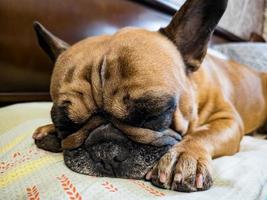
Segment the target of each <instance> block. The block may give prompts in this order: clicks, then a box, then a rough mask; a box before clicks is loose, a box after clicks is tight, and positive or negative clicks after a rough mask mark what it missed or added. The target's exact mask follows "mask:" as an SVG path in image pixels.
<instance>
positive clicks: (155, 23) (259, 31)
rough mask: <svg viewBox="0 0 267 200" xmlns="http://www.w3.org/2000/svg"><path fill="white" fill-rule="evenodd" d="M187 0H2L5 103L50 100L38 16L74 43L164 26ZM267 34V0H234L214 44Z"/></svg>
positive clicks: (0, 98) (0, 97)
mask: <svg viewBox="0 0 267 200" xmlns="http://www.w3.org/2000/svg"><path fill="white" fill-rule="evenodd" d="M183 3H184V0H79V1H74V0H64V1H62V0H45V1H44V0H39V1H37V0H1V1H0V27H1V31H0V105H7V104H11V103H16V102H26V101H47V100H50V96H49V83H50V76H51V73H52V69H53V64H52V62H51V61H50V60H49V58H48V57H47V56H46V55H45V53H44V52H43V51H42V50H41V49H40V48H39V46H38V43H37V40H36V37H35V34H34V31H33V28H32V23H33V21H35V20H37V21H39V22H41V23H42V24H43V25H44V26H45V27H46V28H47V29H48V30H50V31H51V32H52V33H54V34H55V35H57V36H58V37H60V38H61V39H63V40H65V41H66V42H68V43H70V44H74V43H75V42H77V41H79V40H81V39H84V38H86V37H88V36H93V35H99V34H112V33H114V32H116V31H117V30H118V29H120V28H122V27H124V26H138V27H144V28H147V29H150V30H158V29H159V28H160V27H163V26H165V25H167V23H168V22H169V21H170V19H171V16H172V15H173V14H174V13H175V11H176V10H177V9H179V7H180V6H181V5H182V4H183ZM265 39H267V0H253V1H252V0H232V1H231V0H230V1H229V6H228V9H227V12H226V14H225V15H224V17H223V19H222V21H221V23H220V24H219V27H218V28H217V29H216V31H215V35H214V37H213V38H212V42H211V45H218V44H227V43H240V42H242V43H246V42H261V43H264V42H265Z"/></svg>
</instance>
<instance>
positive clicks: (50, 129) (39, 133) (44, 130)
mask: <svg viewBox="0 0 267 200" xmlns="http://www.w3.org/2000/svg"><path fill="white" fill-rule="evenodd" d="M55 133H56V128H55V126H54V124H47V125H44V126H40V127H39V128H37V129H36V130H35V131H34V133H33V135H32V138H33V139H35V140H41V139H43V138H44V137H45V136H47V135H49V134H55Z"/></svg>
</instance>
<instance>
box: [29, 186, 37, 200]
mask: <svg viewBox="0 0 267 200" xmlns="http://www.w3.org/2000/svg"><path fill="white" fill-rule="evenodd" d="M26 192H27V195H28V199H29V200H40V197H39V191H38V188H37V187H36V185H34V186H33V187H29V188H26Z"/></svg>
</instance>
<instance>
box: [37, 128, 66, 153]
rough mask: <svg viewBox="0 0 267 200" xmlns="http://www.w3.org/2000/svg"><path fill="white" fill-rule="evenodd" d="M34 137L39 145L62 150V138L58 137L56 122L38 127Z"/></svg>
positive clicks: (54, 150)
mask: <svg viewBox="0 0 267 200" xmlns="http://www.w3.org/2000/svg"><path fill="white" fill-rule="evenodd" d="M32 138H33V139H34V140H35V144H36V145H37V147H39V148H41V149H44V150H47V151H51V152H61V151H62V148H61V139H60V138H58V137H57V134H56V129H55V126H54V124H48V125H45V126H41V127H39V128H37V129H36V130H35V131H34V133H33V135H32Z"/></svg>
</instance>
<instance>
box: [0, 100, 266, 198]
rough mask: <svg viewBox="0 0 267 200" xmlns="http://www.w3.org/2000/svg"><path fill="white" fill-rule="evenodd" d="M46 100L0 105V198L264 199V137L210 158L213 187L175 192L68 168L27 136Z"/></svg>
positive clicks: (44, 116)
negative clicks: (78, 172)
mask: <svg viewBox="0 0 267 200" xmlns="http://www.w3.org/2000/svg"><path fill="white" fill-rule="evenodd" d="M51 105H52V104H51V103H49V102H47V103H24V104H15V105H11V106H7V107H3V108H0V160H1V161H0V199H10V200H12V199H31V200H34V199H36V200H37V199H74V200H75V199H77V200H78V199H79V200H80V199H94V200H112V199H114V200H118V199H127V200H131V199H133V200H136V199H146V200H149V199H155V198H157V199H162V200H177V199H183V200H195V199H205V200H214V199H225V200H229V199H235V200H238V199H240V200H241V199H242V200H250V199H260V200H266V197H267V159H266V158H267V141H266V140H261V139H256V138H252V137H249V136H246V137H244V139H243V140H242V143H241V151H240V152H239V153H237V154H235V155H234V156H225V157H222V158H219V159H215V160H214V161H213V165H214V172H213V174H214V175H213V177H214V186H213V187H212V188H211V189H210V190H208V191H204V192H196V193H190V194H188V193H180V192H175V191H170V190H163V189H160V188H157V187H154V186H153V185H152V184H151V183H150V182H146V181H142V180H126V179H117V178H106V177H104V178H100V177H92V176H86V175H81V174H77V173H75V172H72V171H71V170H69V169H68V168H67V167H66V166H65V165H64V162H63V157H62V154H61V153H51V152H47V151H44V150H42V149H38V148H37V147H36V146H35V144H34V141H33V139H32V138H31V136H32V133H33V131H34V130H35V129H36V128H37V127H38V126H40V125H44V124H47V123H50V117H49V111H50V109H51Z"/></svg>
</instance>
